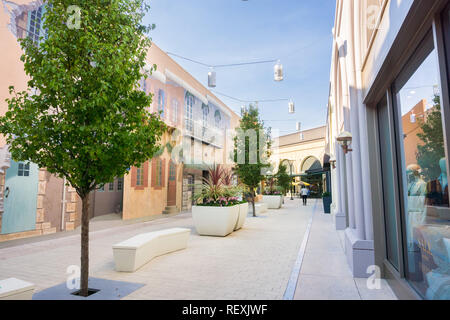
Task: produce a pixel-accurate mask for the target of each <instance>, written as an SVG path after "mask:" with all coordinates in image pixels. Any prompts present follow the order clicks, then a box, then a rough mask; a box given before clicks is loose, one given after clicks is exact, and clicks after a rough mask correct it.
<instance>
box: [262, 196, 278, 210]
mask: <svg viewBox="0 0 450 320" xmlns="http://www.w3.org/2000/svg"><path fill="white" fill-rule="evenodd" d="M281 198H282V196H263V202H264V203H266V204H267V206H268V207H269V209H280V208H281Z"/></svg>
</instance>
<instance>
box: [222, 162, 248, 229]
mask: <svg viewBox="0 0 450 320" xmlns="http://www.w3.org/2000/svg"><path fill="white" fill-rule="evenodd" d="M222 181H223V184H224V186H225V188H224V196H225V197H226V198H228V199H232V200H233V201H234V200H235V199H237V200H236V201H238V202H239V216H238V219H237V221H236V225H235V227H234V231H236V230H239V229H241V228H242V227H243V226H244V223H245V219H246V218H247V215H248V201H247V198H246V197H245V195H244V190H243V188H242V187H241V186H233V171H232V170H224V171H223V179H222ZM239 195H240V197H238V196H239Z"/></svg>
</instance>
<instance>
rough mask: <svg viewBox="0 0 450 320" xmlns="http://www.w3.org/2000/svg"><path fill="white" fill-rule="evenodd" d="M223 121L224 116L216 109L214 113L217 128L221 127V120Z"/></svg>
mask: <svg viewBox="0 0 450 320" xmlns="http://www.w3.org/2000/svg"><path fill="white" fill-rule="evenodd" d="M221 121H222V116H221V115H220V111H219V110H216V112H215V113H214V123H215V125H216V128H219V127H220V122H221Z"/></svg>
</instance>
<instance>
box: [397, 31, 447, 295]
mask: <svg viewBox="0 0 450 320" xmlns="http://www.w3.org/2000/svg"><path fill="white" fill-rule="evenodd" d="M395 88H396V89H397V90H396V95H397V96H396V98H397V99H396V100H397V110H398V112H399V113H400V117H401V122H400V133H401V136H400V141H401V168H402V175H403V198H404V210H403V222H404V228H405V235H404V240H405V253H406V259H405V269H406V278H407V280H408V281H409V282H410V283H411V285H412V286H413V287H414V288H415V289H416V290H417V292H418V293H419V294H420V295H421V296H423V297H424V298H425V299H430V300H436V299H450V263H449V255H450V223H449V222H450V208H449V199H448V172H447V169H448V159H447V158H446V154H445V146H444V132H443V125H442V123H443V122H442V112H441V96H440V90H439V88H440V83H439V69H438V60H437V53H436V50H435V49H434V48H433V39H432V37H429V40H426V41H425V42H424V43H423V44H422V45H421V47H420V48H419V50H418V52H417V54H416V57H415V58H413V60H412V61H411V63H410V64H409V66H407V67H406V68H405V71H404V72H403V73H402V75H400V77H399V79H398V80H397V82H396V84H395Z"/></svg>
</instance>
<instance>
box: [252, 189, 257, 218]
mask: <svg viewBox="0 0 450 320" xmlns="http://www.w3.org/2000/svg"><path fill="white" fill-rule="evenodd" d="M252 208H253V217H256V209H255V190H252Z"/></svg>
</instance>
